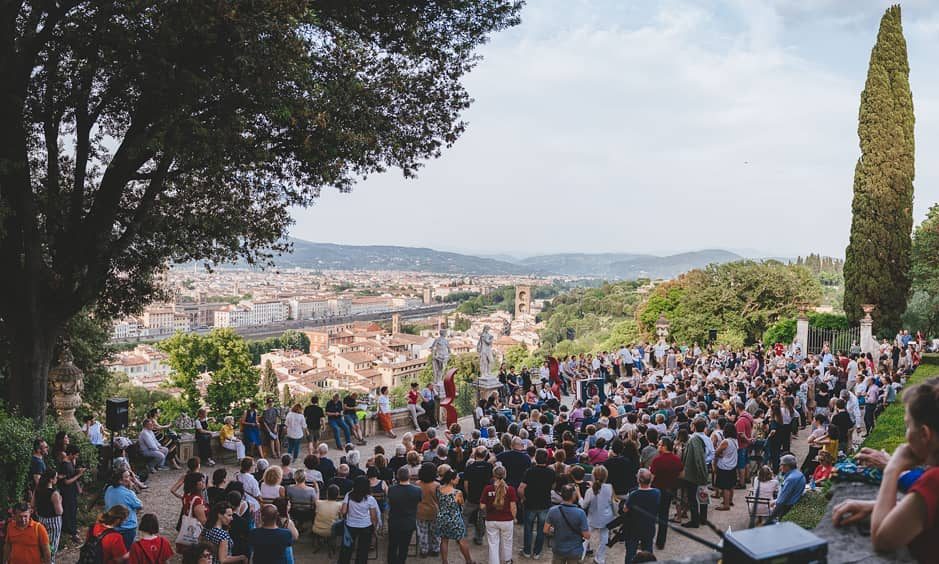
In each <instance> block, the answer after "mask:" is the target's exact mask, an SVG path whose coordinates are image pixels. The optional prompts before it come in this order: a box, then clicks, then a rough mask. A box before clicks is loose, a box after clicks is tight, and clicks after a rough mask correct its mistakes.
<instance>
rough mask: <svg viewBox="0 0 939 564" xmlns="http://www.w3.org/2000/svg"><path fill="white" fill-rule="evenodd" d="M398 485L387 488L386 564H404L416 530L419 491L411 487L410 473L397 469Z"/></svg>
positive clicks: (404, 469) (419, 498)
mask: <svg viewBox="0 0 939 564" xmlns="http://www.w3.org/2000/svg"><path fill="white" fill-rule="evenodd" d="M396 477H397V479H398V483H397V484H395V485H393V486H391V487H390V488H388V564H404V562H405V561H406V560H407V558H408V546H409V545H410V544H411V537H413V536H414V531H415V530H416V529H417V506H418V504H419V503H420V502H421V497H422V494H421V489H420V488H419V487H417V486H414V485H411V472H410V470H408V469H407V468H405V467H401V468H398V472H397V476H396Z"/></svg>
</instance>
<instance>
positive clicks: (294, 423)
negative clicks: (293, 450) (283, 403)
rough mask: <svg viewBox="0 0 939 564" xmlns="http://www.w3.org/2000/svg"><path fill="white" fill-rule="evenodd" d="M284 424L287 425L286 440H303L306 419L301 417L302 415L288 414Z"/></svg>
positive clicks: (291, 412) (292, 412)
mask: <svg viewBox="0 0 939 564" xmlns="http://www.w3.org/2000/svg"><path fill="white" fill-rule="evenodd" d="M284 423H285V424H286V425H287V438H288V439H302V438H303V431H304V430H306V418H305V417H303V414H302V413H297V412H295V411H290V412H288V413H287V417H286V418H284Z"/></svg>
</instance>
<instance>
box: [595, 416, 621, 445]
mask: <svg viewBox="0 0 939 564" xmlns="http://www.w3.org/2000/svg"><path fill="white" fill-rule="evenodd" d="M595 435H596V437H597V438H598V439H600V438H602V439H604V440H606V442H607V443H609V442H610V441H612V440H613V437H615V436H616V433H614V432H613V429H610V420H609V419H607V418H606V417H601V418H600V419H599V420H598V421H597V432H596V433H595Z"/></svg>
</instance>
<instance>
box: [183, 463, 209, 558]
mask: <svg viewBox="0 0 939 564" xmlns="http://www.w3.org/2000/svg"><path fill="white" fill-rule="evenodd" d="M204 492H205V476H203V475H202V473H201V472H192V473H189V474H186V477H185V478H184V480H183V510H182V514H183V515H189V514H190V512H192V516H193V517H195V518H196V520H198V521H199V522H200V523H202V525H203V526H205V523H206V519H207V517H208V507H207V506H206V503H205V498H204V497H203V496H204V495H205V494H204ZM185 549H186V545H184V544H178V543H177V545H176V552H180V553H181V552H182V551H183V550H185Z"/></svg>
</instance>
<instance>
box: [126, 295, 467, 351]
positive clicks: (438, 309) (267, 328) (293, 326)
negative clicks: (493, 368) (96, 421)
mask: <svg viewBox="0 0 939 564" xmlns="http://www.w3.org/2000/svg"><path fill="white" fill-rule="evenodd" d="M457 305H459V304H454V303H448V304H436V305H431V306H422V307H418V308H411V309H398V310H393V311H383V312H380V313H361V314H358V315H345V316H335V317H324V318H322V319H300V320H293V321H284V322H282V323H271V324H268V325H257V326H252V327H235V328H234V329H235V332H236V333H238V334H239V335H241V336H242V337H244V338H245V339H247V340H249V341H256V340H259V339H265V338H267V337H274V336H277V335H280V334H281V333H283V332H284V331H290V330H294V331H302V330H304V329H316V328H317V327H326V326H329V325H341V324H343V323H352V322H353V321H385V320H389V319H391V316H392V315H394V314H395V313H397V314H400V315H401V319H402V320H406V319H420V318H422V317H430V316H433V315H440V314H442V313H450V312H451V311H454V310H455V309H456V307H457ZM211 330H212V328H211V327H200V328H198V329H194V330H192V331H190V333H196V334H198V335H205V334H207V333H208V332H209V331H211ZM172 336H173V333H164V334H162V335H147V336H146V337H133V338H129V339H111V343H113V344H118V343H151V342H156V341H162V340H164V339H167V338H169V337H172Z"/></svg>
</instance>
